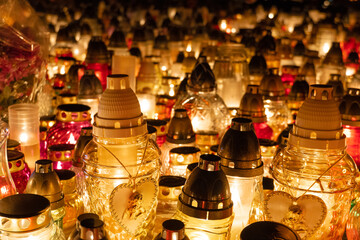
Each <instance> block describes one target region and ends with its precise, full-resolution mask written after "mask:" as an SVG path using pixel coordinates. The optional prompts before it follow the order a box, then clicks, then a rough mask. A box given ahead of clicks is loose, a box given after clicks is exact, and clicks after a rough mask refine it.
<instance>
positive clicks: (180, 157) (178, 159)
mask: <svg viewBox="0 0 360 240" xmlns="http://www.w3.org/2000/svg"><path fill="white" fill-rule="evenodd" d="M169 155H170V164H169V171H168V174H171V175H176V176H184V177H185V176H186V169H187V166H188V165H189V164H191V163H197V162H199V158H200V155H201V151H200V149H199V148H197V147H176V148H173V149H171V150H170V152H169Z"/></svg>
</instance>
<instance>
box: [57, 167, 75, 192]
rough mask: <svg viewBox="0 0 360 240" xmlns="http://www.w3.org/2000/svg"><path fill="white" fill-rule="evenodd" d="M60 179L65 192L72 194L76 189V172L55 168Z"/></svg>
mask: <svg viewBox="0 0 360 240" xmlns="http://www.w3.org/2000/svg"><path fill="white" fill-rule="evenodd" d="M54 171H55V172H56V174H57V175H58V177H59V179H60V183H61V186H62V190H63V193H64V194H65V195H66V194H72V193H74V192H75V191H76V179H75V172H73V171H71V170H67V169H59V170H54Z"/></svg>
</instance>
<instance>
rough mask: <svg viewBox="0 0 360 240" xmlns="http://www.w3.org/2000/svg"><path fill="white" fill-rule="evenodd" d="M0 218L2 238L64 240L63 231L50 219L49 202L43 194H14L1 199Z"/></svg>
mask: <svg viewBox="0 0 360 240" xmlns="http://www.w3.org/2000/svg"><path fill="white" fill-rule="evenodd" d="M0 220H1V222H2V223H3V224H1V226H0V238H1V239H3V240H15V239H24V240H25V239H37V240H65V236H64V233H63V231H62V230H61V229H60V228H59V227H58V226H57V225H56V224H54V223H53V220H52V219H51V213H50V202H49V200H48V199H46V198H45V197H43V196H39V195H34V194H16V195H12V196H9V197H6V198H4V199H1V200H0ZM4 223H6V224H4Z"/></svg>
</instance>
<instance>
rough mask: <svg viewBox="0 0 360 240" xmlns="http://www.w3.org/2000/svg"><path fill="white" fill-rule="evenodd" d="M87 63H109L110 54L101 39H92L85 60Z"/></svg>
mask: <svg viewBox="0 0 360 240" xmlns="http://www.w3.org/2000/svg"><path fill="white" fill-rule="evenodd" d="M85 62H86V63H108V62H109V53H108V50H107V48H106V45H105V43H104V42H103V41H102V40H101V37H92V38H91V40H90V42H89V45H88V49H87V53H86V58H85Z"/></svg>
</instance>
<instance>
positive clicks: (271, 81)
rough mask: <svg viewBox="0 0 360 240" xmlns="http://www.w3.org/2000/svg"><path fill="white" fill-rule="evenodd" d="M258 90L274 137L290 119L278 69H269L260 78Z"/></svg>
mask: <svg viewBox="0 0 360 240" xmlns="http://www.w3.org/2000/svg"><path fill="white" fill-rule="evenodd" d="M259 91H260V94H261V95H263V99H264V108H265V114H266V118H267V123H268V124H269V126H270V127H271V128H272V129H273V131H274V138H275V139H276V138H277V136H278V135H279V134H280V132H281V131H282V130H283V129H284V128H286V126H287V124H288V122H289V121H291V116H290V111H289V109H288V107H287V105H286V102H285V89H284V86H283V83H282V81H281V78H280V76H279V75H278V69H276V68H272V69H269V74H267V75H265V76H264V78H263V79H262V80H261V83H260V88H259Z"/></svg>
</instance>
